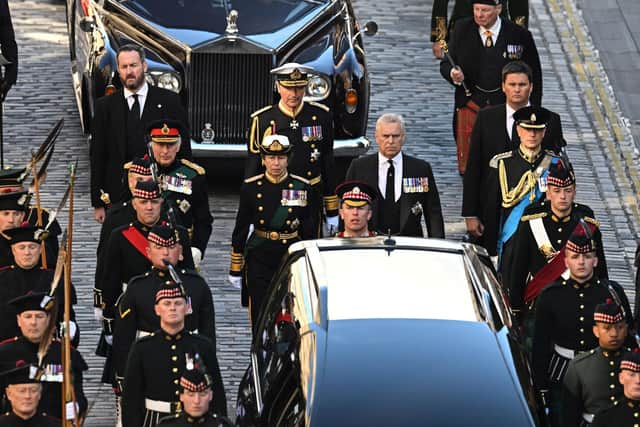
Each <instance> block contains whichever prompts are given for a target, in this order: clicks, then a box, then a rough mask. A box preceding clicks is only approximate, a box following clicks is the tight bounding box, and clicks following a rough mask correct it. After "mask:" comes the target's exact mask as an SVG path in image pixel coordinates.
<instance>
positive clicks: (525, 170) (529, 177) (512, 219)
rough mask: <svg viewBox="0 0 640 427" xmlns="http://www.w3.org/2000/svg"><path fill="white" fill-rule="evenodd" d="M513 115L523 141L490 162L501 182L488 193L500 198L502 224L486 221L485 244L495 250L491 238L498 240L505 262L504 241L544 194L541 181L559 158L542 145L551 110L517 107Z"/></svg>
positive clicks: (496, 213)
mask: <svg viewBox="0 0 640 427" xmlns="http://www.w3.org/2000/svg"><path fill="white" fill-rule="evenodd" d="M513 117H514V119H515V122H516V123H517V132H518V135H519V137H520V145H519V146H518V148H516V149H513V150H511V151H507V152H505V153H501V154H498V155H496V156H494V157H493V159H491V162H490V163H489V166H490V167H491V169H492V170H491V171H490V173H492V174H495V175H496V176H497V179H496V180H494V181H493V182H497V183H498V188H496V189H493V190H491V189H490V190H489V193H488V197H489V198H490V200H496V201H497V204H496V210H495V213H494V215H495V216H496V218H500V219H499V220H496V221H495V224H500V227H499V228H498V230H494V229H489V223H487V224H486V225H485V231H484V232H485V234H486V237H485V244H487V250H488V251H489V253H492V250H491V249H490V248H492V247H494V246H493V243H492V242H496V241H497V244H496V246H495V247H497V254H498V256H499V257H501V256H502V257H503V260H501V264H502V265H507V264H508V262H509V259H508V255H509V254H503V253H502V250H503V249H504V245H505V243H507V242H508V241H509V240H510V239H511V237H512V236H513V234H514V233H515V232H516V229H517V227H518V224H519V223H520V218H521V217H522V215H523V213H524V210H525V208H526V207H527V206H529V205H530V204H532V203H533V202H535V201H538V200H541V199H542V198H543V194H544V192H545V191H546V188H545V187H543V186H542V185H541V181H542V182H544V179H545V178H546V174H547V172H548V170H549V167H550V166H551V164H552V163H557V162H558V161H559V158H558V157H556V155H555V153H554V152H553V151H545V150H543V149H542V139H543V138H544V132H545V128H546V125H547V121H548V119H549V111H548V110H546V109H544V108H541V107H525V108H521V109H519V110H518V111H516V112H515V114H514V115H513ZM496 193H497V194H496ZM490 241H492V242H490ZM505 252H506V251H505ZM505 260H506V261H505Z"/></svg>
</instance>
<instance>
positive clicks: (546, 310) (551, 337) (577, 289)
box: [532, 226, 634, 427]
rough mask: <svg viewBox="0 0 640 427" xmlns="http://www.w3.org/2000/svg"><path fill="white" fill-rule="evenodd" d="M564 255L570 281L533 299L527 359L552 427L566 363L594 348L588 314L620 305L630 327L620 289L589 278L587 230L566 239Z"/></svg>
mask: <svg viewBox="0 0 640 427" xmlns="http://www.w3.org/2000/svg"><path fill="white" fill-rule="evenodd" d="M564 251H565V264H566V266H567V268H568V269H569V275H570V278H569V279H562V278H561V279H560V280H557V281H555V282H553V283H551V284H550V285H549V286H547V287H546V288H545V289H544V290H543V291H542V293H541V294H540V296H539V297H538V301H537V309H536V318H535V331H534V338H533V353H532V371H533V380H534V384H535V386H536V388H537V390H538V391H539V392H540V393H541V395H542V397H543V400H545V401H546V402H547V404H548V406H549V409H550V414H551V420H552V425H553V426H558V427H559V426H562V425H563V424H562V423H561V420H562V388H563V386H562V382H563V379H564V376H565V373H566V371H567V367H568V365H569V362H570V361H571V360H572V359H574V358H575V357H576V356H577V355H579V354H581V353H583V352H587V351H590V350H592V349H594V348H596V347H597V346H598V340H597V338H596V336H595V335H594V334H593V332H592V330H593V326H594V317H593V314H590V313H594V311H595V308H596V306H597V305H598V304H601V303H603V302H606V300H607V299H609V298H611V299H612V300H614V301H620V305H621V306H622V307H623V308H624V313H626V317H625V320H626V323H627V325H633V324H634V323H633V316H632V315H631V307H630V306H629V301H628V299H627V296H626V294H625V292H624V289H622V287H621V286H620V285H619V284H618V283H616V282H613V281H609V280H607V279H600V278H597V277H595V276H594V268H595V267H596V265H597V264H598V258H597V256H596V246H595V241H594V239H593V233H592V229H591V227H589V226H584V227H579V228H578V230H576V231H575V232H574V233H572V234H571V236H570V237H569V240H568V241H567V244H566V246H565V249H564Z"/></svg>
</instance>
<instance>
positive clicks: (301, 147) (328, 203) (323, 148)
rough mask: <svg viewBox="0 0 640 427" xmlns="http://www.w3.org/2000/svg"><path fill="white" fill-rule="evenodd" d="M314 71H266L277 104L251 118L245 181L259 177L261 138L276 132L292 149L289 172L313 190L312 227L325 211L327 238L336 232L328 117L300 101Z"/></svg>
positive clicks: (296, 67) (288, 67)
mask: <svg viewBox="0 0 640 427" xmlns="http://www.w3.org/2000/svg"><path fill="white" fill-rule="evenodd" d="M313 72H314V70H313V69H311V68H309V67H305V66H303V65H300V64H296V63H288V64H284V65H282V66H280V67H278V68H274V69H273V70H271V74H274V75H275V77H276V86H277V89H278V93H279V95H280V101H279V102H278V104H276V105H270V106H268V107H265V108H263V109H261V110H258V111H256V112H255V113H253V114H252V115H251V119H252V122H251V134H250V139H249V147H248V148H249V149H248V152H249V156H248V158H247V167H246V170H245V177H246V178H250V177H253V176H255V175H257V174H259V173H261V171H262V168H261V167H260V158H261V153H262V151H261V148H260V147H261V145H262V141H263V139H264V138H265V137H267V136H269V135H272V134H276V133H277V134H279V135H284V136H286V137H287V138H289V143H290V144H291V146H292V148H291V151H292V154H291V157H290V162H289V171H290V172H291V173H292V174H295V175H298V176H300V177H302V178H304V179H306V180H308V181H309V184H310V186H311V188H312V191H313V193H312V197H310V198H309V201H310V202H311V204H310V207H311V212H312V214H313V215H314V219H315V220H316V221H317V222H316V226H318V225H319V224H320V222H319V221H320V216H321V213H322V210H323V208H324V218H325V223H324V228H325V233H324V234H325V235H329V234H332V233H331V230H333V232H336V231H337V230H338V197H337V196H336V195H335V193H334V189H335V187H336V183H337V182H336V172H335V171H336V168H335V161H334V158H333V119H332V116H331V112H330V111H329V107H327V106H326V105H324V104H319V103H316V102H304V101H303V97H304V94H305V90H306V87H307V83H308V76H309V74H310V73H313ZM318 230H319V228H318Z"/></svg>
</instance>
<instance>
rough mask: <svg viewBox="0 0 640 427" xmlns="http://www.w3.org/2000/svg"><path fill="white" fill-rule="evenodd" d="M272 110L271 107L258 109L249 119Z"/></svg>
mask: <svg viewBox="0 0 640 427" xmlns="http://www.w3.org/2000/svg"><path fill="white" fill-rule="evenodd" d="M272 108H273V105H267V106H266V107H263V108H261V109H259V110H258V111H254V112H253V113H251V117H252V118H253V117H255V116H257V115H260V114H262V113H264V112H265V111H269V110H270V109H272Z"/></svg>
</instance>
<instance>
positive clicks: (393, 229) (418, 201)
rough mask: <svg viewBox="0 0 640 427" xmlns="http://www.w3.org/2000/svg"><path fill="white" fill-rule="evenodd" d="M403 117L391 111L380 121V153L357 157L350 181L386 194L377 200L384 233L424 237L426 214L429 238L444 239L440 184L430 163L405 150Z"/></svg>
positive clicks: (378, 224)
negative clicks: (363, 183) (360, 182)
mask: <svg viewBox="0 0 640 427" xmlns="http://www.w3.org/2000/svg"><path fill="white" fill-rule="evenodd" d="M404 141H405V127H404V119H403V118H402V116H400V115H398V114H393V113H387V114H383V115H382V116H380V118H379V119H378V121H377V123H376V143H377V144H378V152H377V153H374V154H369V155H366V156H362V157H359V158H357V159H354V160H353V161H352V162H351V165H350V166H349V169H348V170H347V176H346V180H347V181H362V182H365V183H367V184H368V185H369V186H371V187H373V188H378V189H379V190H380V194H382V195H383V196H384V197H383V198H381V199H380V200H377V201H374V205H373V206H374V208H373V218H372V220H371V222H372V224H373V226H374V229H375V230H378V231H379V232H380V233H382V234H388V233H391V234H394V235H401V236H415V237H423V236H424V234H423V231H422V222H421V221H422V216H423V215H424V220H425V223H426V225H427V231H428V236H429V237H437V238H444V221H443V219H442V210H441V208H440V196H439V194H438V187H437V186H436V181H435V178H434V176H433V172H432V171H431V165H429V163H427V162H425V161H423V160H420V159H418V158H416V157H412V156H409V155H407V154H404V153H403V152H402V146H403V144H404Z"/></svg>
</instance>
